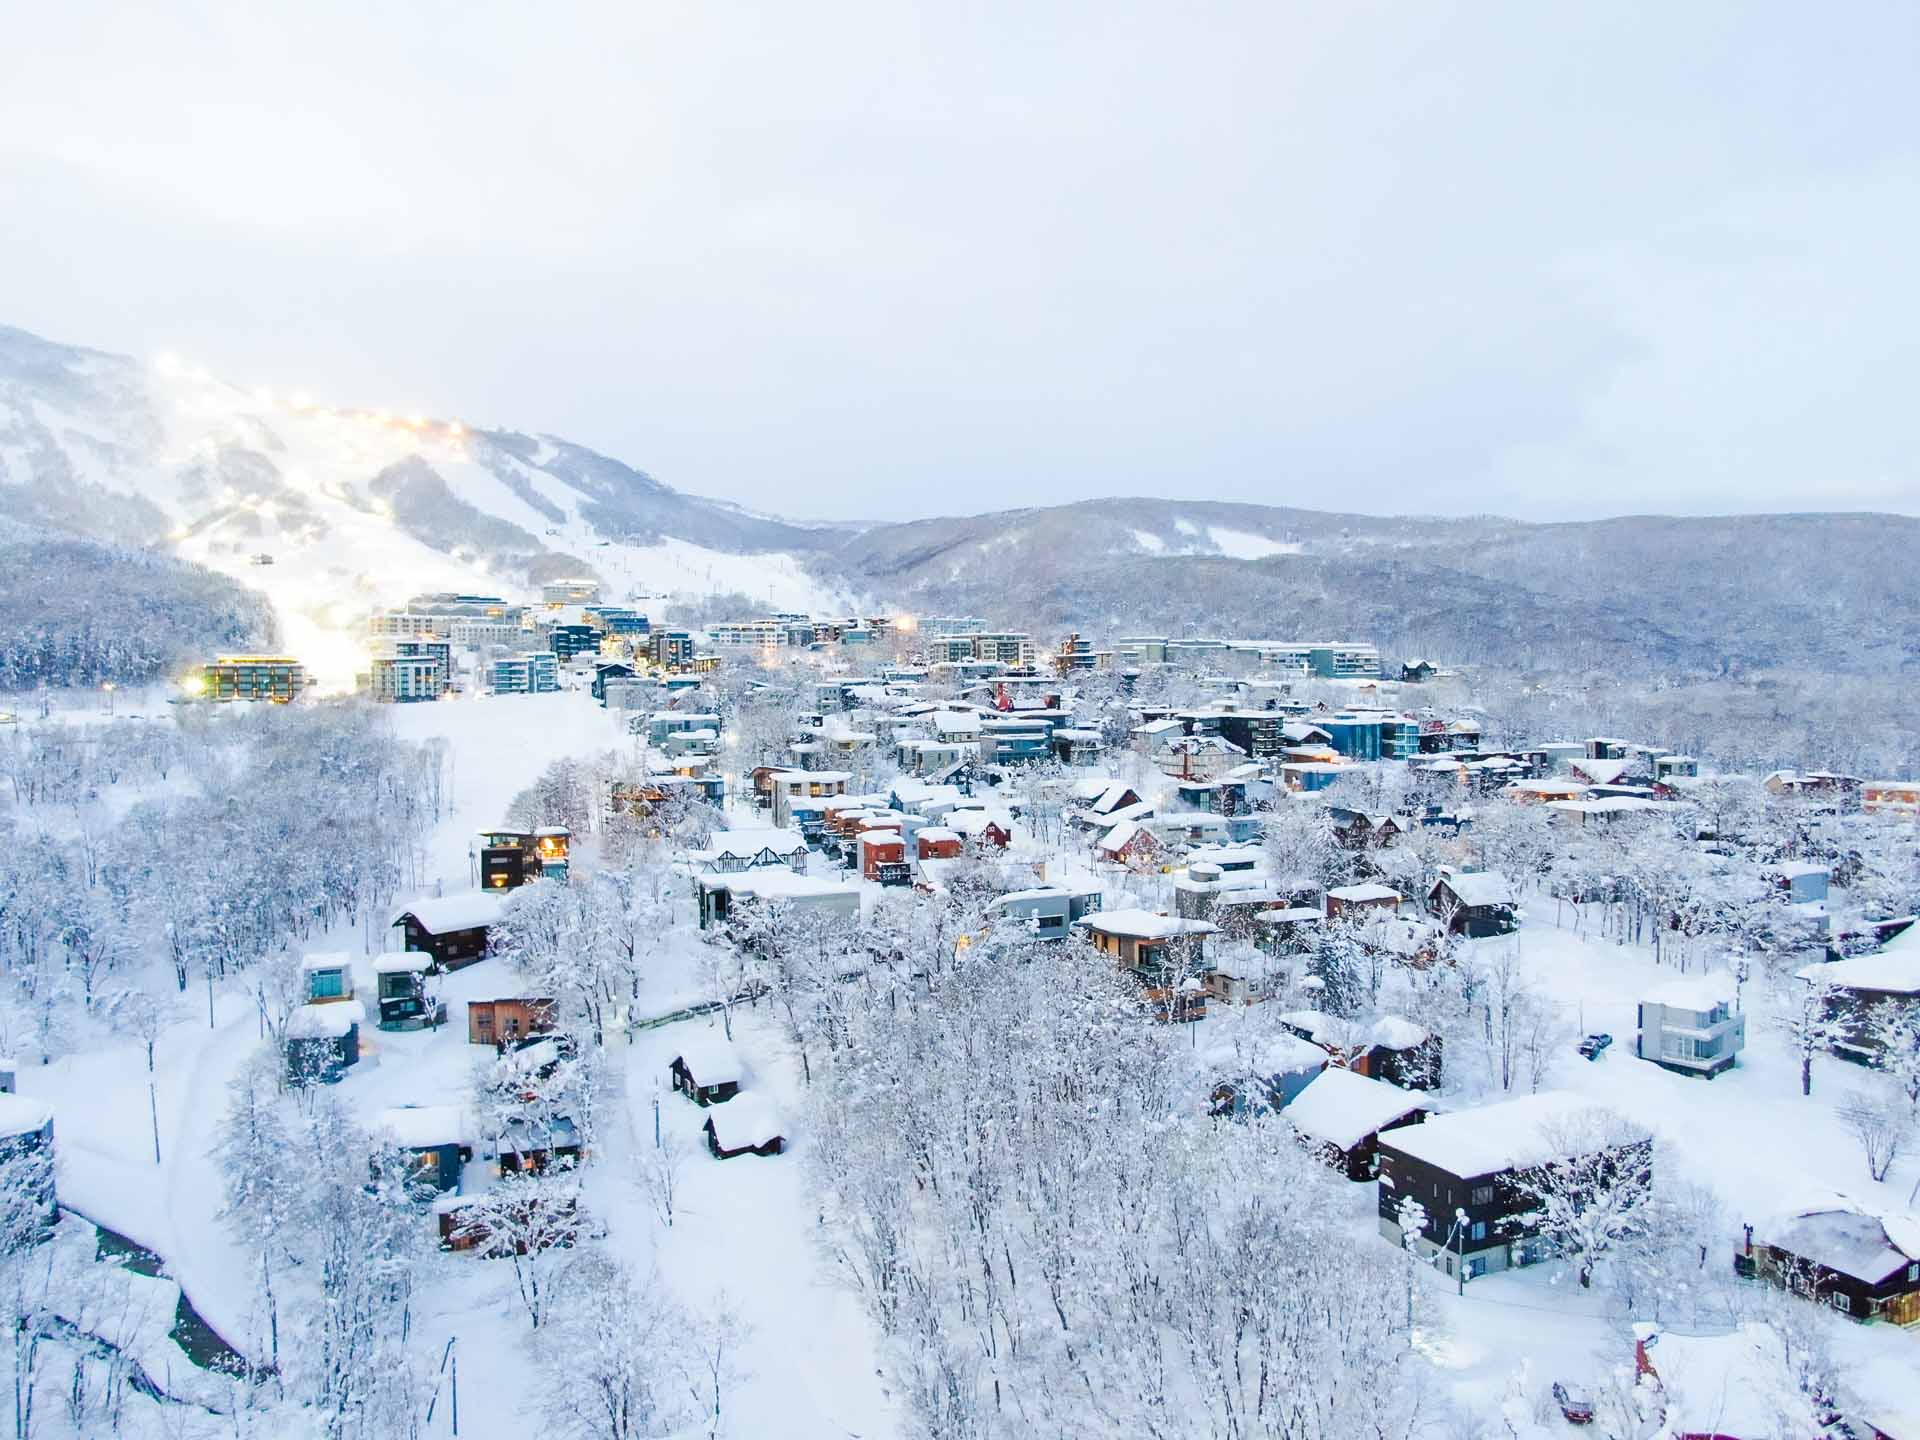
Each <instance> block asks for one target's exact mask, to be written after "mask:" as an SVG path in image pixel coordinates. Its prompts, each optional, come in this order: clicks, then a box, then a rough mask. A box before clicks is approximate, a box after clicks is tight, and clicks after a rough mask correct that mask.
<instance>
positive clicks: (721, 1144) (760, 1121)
mask: <svg viewBox="0 0 1920 1440" xmlns="http://www.w3.org/2000/svg"><path fill="white" fill-rule="evenodd" d="M700 1128H701V1130H702V1131H703V1132H704V1133H705V1135H706V1137H707V1149H708V1150H710V1151H711V1152H712V1153H713V1156H714V1158H715V1159H717V1160H732V1159H735V1158H736V1157H738V1156H741V1155H778V1154H780V1153H781V1152H782V1151H784V1150H785V1149H786V1148H787V1139H786V1135H785V1133H784V1128H783V1123H782V1121H781V1118H780V1116H779V1113H778V1112H777V1111H775V1110H774V1109H773V1108H772V1107H771V1106H769V1105H768V1104H766V1102H765V1101H763V1100H761V1099H760V1098H759V1097H758V1096H754V1095H742V1096H741V1097H740V1098H739V1099H737V1100H735V1101H733V1102H732V1103H731V1104H727V1105H716V1106H714V1107H713V1108H712V1109H711V1110H709V1111H708V1112H707V1118H706V1123H705V1124H703V1125H702V1126H701V1127H700Z"/></svg>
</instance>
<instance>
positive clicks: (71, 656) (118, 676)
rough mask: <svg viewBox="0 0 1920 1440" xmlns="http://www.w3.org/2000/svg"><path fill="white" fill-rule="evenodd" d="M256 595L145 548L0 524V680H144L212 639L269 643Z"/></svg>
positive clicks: (13, 686)
mask: <svg viewBox="0 0 1920 1440" xmlns="http://www.w3.org/2000/svg"><path fill="white" fill-rule="evenodd" d="M274 635H275V629H274V621H273V615H272V612H271V610H269V608H268V606H267V603H266V601H265V600H263V599H261V598H260V597H259V596H257V595H254V594H252V593H251V592H249V591H248V590H246V589H245V588H243V587H242V586H240V585H237V584H235V583H234V582H233V581H231V580H229V579H227V578H226V577H224V576H221V575H216V574H214V573H213V572H212V571H210V570H205V569H202V568H201V567H200V566H197V565H190V564H188V563H186V562H185V561H182V560H176V559H174V558H172V557H171V556H167V555H163V554H160V553H157V552H155V551H151V550H138V549H132V548H129V547H127V546H122V545H111V544H106V543H103V542H100V541H94V540H82V539H78V538H75V537H71V536H65V535H56V534H49V533H46V532H38V531H31V530H25V529H19V530H15V531H13V532H11V533H0V690H25V689H31V688H33V687H35V686H38V685H50V686H56V687H64V686H93V685H100V684H103V683H107V682H112V683H113V684H116V685H140V684H147V683H150V682H152V681H154V680H156V679H159V678H162V677H164V676H165V675H167V674H168V673H170V672H171V671H173V670H174V669H177V668H179V667H181V666H184V665H185V664H186V663H187V662H188V661H189V660H191V659H194V658H196V657H199V656H201V655H204V654H206V653H207V652H208V651H209V650H216V649H225V650H233V649H246V648H251V647H255V646H262V645H270V644H272V643H273V640H274Z"/></svg>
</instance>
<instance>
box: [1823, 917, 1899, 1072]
mask: <svg viewBox="0 0 1920 1440" xmlns="http://www.w3.org/2000/svg"><path fill="white" fill-rule="evenodd" d="M1799 978H1800V979H1802V980H1804V981H1807V982H1809V983H1811V984H1816V985H1819V984H1825V985H1831V986H1833V987H1834V988H1833V991H1832V992H1831V997H1830V999H1829V1000H1828V1006H1827V1008H1828V1013H1829V1014H1830V1015H1831V1016H1833V1017H1835V1018H1837V1019H1839V1020H1840V1021H1841V1022H1842V1029H1843V1031H1844V1033H1843V1034H1842V1036H1841V1038H1840V1039H1838V1040H1836V1041H1835V1042H1834V1045H1833V1053H1834V1054H1836V1055H1838V1056H1839V1057H1840V1058H1841V1059H1843V1060H1852V1061H1854V1062H1855V1063H1856V1064H1861V1065H1871V1064H1873V1063H1875V1062H1876V1061H1877V1060H1878V1058H1879V1056H1880V1052H1881V1044H1882V1042H1881V1039H1880V1037H1879V1035H1878V1034H1876V1033H1875V1032H1876V1028H1877V1027H1876V1026H1875V1024H1874V1017H1875V1014H1876V1012H1878V1011H1879V1010H1880V1009H1881V1007H1883V1006H1885V1007H1889V1008H1897V1009H1908V1010H1912V1009H1916V1008H1920V925H1912V926H1908V927H1907V928H1906V929H1904V930H1902V931H1900V932H1899V933H1898V934H1896V935H1895V936H1894V937H1893V938H1892V939H1891V940H1889V941H1887V942H1886V944H1884V945H1882V946H1881V947H1880V948H1879V949H1878V950H1876V951H1875V952H1874V953H1873V954H1871V955H1855V956H1853V957H1852V958H1850V959H1846V960H1823V961H1821V962H1819V963H1817V964H1813V965H1809V966H1807V967H1806V968H1805V969H1803V970H1801V971H1800V972H1799Z"/></svg>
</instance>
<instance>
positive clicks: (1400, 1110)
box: [1281, 1066, 1427, 1180]
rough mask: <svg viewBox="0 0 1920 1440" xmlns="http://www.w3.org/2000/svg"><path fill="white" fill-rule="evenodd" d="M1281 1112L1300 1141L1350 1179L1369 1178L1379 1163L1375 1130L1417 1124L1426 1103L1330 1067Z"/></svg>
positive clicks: (1425, 1111) (1409, 1094)
mask: <svg viewBox="0 0 1920 1440" xmlns="http://www.w3.org/2000/svg"><path fill="white" fill-rule="evenodd" d="M1281 1113H1282V1114H1283V1115H1285V1116H1286V1118H1287V1119H1288V1120H1289V1121H1291V1122H1292V1123H1293V1128H1294V1129H1295V1130H1296V1131H1297V1132H1299V1135H1300V1138H1301V1140H1302V1142H1303V1143H1305V1144H1306V1145H1307V1146H1308V1147H1309V1148H1310V1149H1312V1150H1313V1151H1315V1152H1316V1153H1317V1154H1318V1155H1319V1156H1320V1157H1321V1158H1322V1159H1324V1160H1325V1161H1326V1162H1327V1163H1328V1164H1329V1165H1331V1166H1333V1167H1334V1168H1335V1169H1336V1170H1339V1171H1341V1172H1342V1173H1343V1174H1345V1175H1346V1177H1347V1178H1348V1179H1349V1180H1371V1179H1373V1178H1374V1176H1375V1175H1376V1174H1377V1173H1378V1171H1379V1168H1380V1167H1379V1158H1378V1156H1379V1139H1380V1132H1381V1131H1383V1130H1396V1129H1399V1128H1400V1127H1401V1126H1403V1125H1418V1124H1419V1123H1420V1122H1421V1121H1423V1120H1425V1119H1426V1118H1427V1106H1426V1103H1425V1101H1424V1100H1423V1099H1422V1098H1421V1097H1420V1096H1418V1095H1415V1094H1412V1093H1410V1092H1408V1091H1406V1090H1402V1089H1400V1088H1399V1087H1397V1086H1394V1085H1389V1084H1387V1083H1386V1082H1385V1081H1383V1080H1370V1079H1368V1078H1367V1077H1366V1076H1364V1075H1359V1074H1356V1073H1355V1072H1354V1071H1352V1070H1342V1069H1340V1068H1339V1067H1337V1066H1329V1067H1327V1068H1326V1069H1325V1070H1323V1071H1322V1072H1321V1073H1320V1074H1318V1075H1316V1076H1315V1077H1314V1078H1313V1080H1312V1081H1311V1082H1310V1083H1309V1084H1308V1085H1307V1086H1306V1088H1305V1089H1303V1090H1301V1091H1300V1093H1299V1094H1298V1095H1296V1096H1295V1097H1294V1099H1293V1101H1292V1103H1290V1104H1289V1105H1288V1106H1287V1107H1286V1109H1284V1110H1283V1111H1281Z"/></svg>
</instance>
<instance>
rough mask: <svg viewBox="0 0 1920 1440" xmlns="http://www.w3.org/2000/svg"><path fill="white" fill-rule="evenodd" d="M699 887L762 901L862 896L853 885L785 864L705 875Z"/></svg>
mask: <svg viewBox="0 0 1920 1440" xmlns="http://www.w3.org/2000/svg"><path fill="white" fill-rule="evenodd" d="M700 884H701V886H702V887H703V888H705V889H709V890H726V891H729V892H731V893H732V894H734V895H752V896H755V897H757V898H759V899H762V900H808V899H813V898H816V897H818V896H822V895H852V896H854V897H856V898H857V897H858V896H859V894H860V887H859V886H858V885H855V884H852V883H851V882H843V881H839V880H827V879H823V878H821V877H819V876H815V875H801V874H797V873H795V872H794V871H792V870H789V869H787V868H786V867H785V866H784V865H773V866H764V867H762V868H761V869H758V870H743V871H742V872H740V873H739V874H737V875H702V876H701V877H700Z"/></svg>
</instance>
